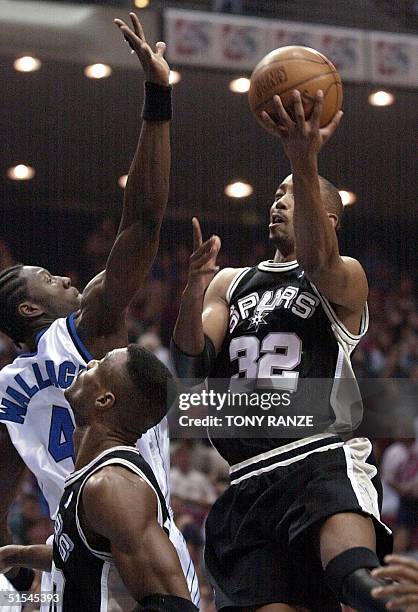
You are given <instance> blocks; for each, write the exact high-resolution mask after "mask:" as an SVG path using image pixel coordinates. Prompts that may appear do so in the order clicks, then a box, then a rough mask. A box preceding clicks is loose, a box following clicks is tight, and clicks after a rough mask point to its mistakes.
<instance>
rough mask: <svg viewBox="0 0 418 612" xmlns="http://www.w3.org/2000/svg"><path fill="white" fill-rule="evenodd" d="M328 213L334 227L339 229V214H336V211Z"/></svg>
mask: <svg viewBox="0 0 418 612" xmlns="http://www.w3.org/2000/svg"><path fill="white" fill-rule="evenodd" d="M327 214H328V219H329V220H330V221H331V223H332V225H333V227H334V229H335V230H336V229H337V225H338V217H337V215H335V214H334V213H330V212H329V213H327Z"/></svg>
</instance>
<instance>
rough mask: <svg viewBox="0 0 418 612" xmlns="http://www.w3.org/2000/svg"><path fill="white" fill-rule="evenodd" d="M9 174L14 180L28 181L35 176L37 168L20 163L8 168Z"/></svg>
mask: <svg viewBox="0 0 418 612" xmlns="http://www.w3.org/2000/svg"><path fill="white" fill-rule="evenodd" d="M7 176H8V177H9V179H12V181H28V180H29V179H31V178H33V177H34V176H35V170H34V169H33V168H31V166H25V165H24V164H18V165H17V166H13V167H12V168H9V169H8V170H7Z"/></svg>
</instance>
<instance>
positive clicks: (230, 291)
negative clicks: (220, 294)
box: [225, 267, 257, 304]
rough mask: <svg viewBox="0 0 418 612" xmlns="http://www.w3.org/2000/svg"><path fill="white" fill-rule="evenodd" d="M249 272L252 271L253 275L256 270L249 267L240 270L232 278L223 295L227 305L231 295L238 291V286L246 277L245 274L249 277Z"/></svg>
mask: <svg viewBox="0 0 418 612" xmlns="http://www.w3.org/2000/svg"><path fill="white" fill-rule="evenodd" d="M250 271H253V272H254V273H255V272H256V271H257V268H250V267H247V268H242V269H241V270H240V271H239V272H237V274H236V275H235V276H234V278H233V279H232V281H231V283H230V285H229V287H228V289H227V291H226V294H225V299H226V302H227V304H230V303H231V300H232V294H233V293H234V292H235V291H236V290H237V289H238V287H239V286H240V285H242V283H243V281H244V278H246V277H247V274H248V275H249V273H250Z"/></svg>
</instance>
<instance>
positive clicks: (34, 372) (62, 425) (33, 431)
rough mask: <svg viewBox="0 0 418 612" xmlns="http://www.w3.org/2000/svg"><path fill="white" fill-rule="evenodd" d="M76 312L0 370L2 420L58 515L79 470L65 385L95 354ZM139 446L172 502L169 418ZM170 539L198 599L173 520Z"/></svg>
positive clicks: (183, 543)
mask: <svg viewBox="0 0 418 612" xmlns="http://www.w3.org/2000/svg"><path fill="white" fill-rule="evenodd" d="M74 316H75V315H74V314H72V315H70V316H68V317H67V318H60V319H57V320H56V321H54V322H53V323H52V325H51V326H50V327H48V328H47V329H46V330H43V331H41V332H40V333H39V334H38V337H37V350H36V352H35V353H26V354H21V355H19V356H18V357H17V358H16V359H15V360H14V361H13V363H11V364H9V365H7V366H5V367H4V368H3V369H2V370H1V371H0V424H1V423H3V424H4V425H5V426H6V427H7V430H8V432H9V436H10V439H11V441H12V443H13V445H14V446H15V448H16V450H17V452H18V453H19V455H20V456H21V458H22V459H23V461H24V462H25V464H26V465H27V467H28V468H29V470H30V471H31V472H32V473H33V474H34V475H35V477H36V479H37V481H38V484H39V487H40V488H41V490H42V493H43V495H44V497H45V499H46V501H47V503H48V506H49V511H50V515H51V518H52V519H55V516H56V513H57V511H58V506H59V502H60V499H61V495H62V492H63V490H64V481H65V478H66V477H67V476H68V475H69V474H70V473H71V472H72V471H73V470H74V447H73V432H74V429H75V421H74V415H73V412H72V409H71V407H70V405H69V403H68V402H67V400H66V399H65V397H64V390H65V389H66V388H67V387H69V386H70V385H71V383H72V382H73V380H74V378H75V377H76V376H77V374H78V373H79V372H80V371H81V370H83V369H84V368H85V367H86V366H87V363H88V362H89V361H90V360H91V359H92V358H93V357H92V355H91V354H90V353H89V351H88V350H87V348H86V347H85V346H84V344H83V342H82V341H81V339H80V338H79V336H78V334H77V330H76V327H75V323H74ZM137 447H138V449H139V451H140V453H141V455H142V456H143V458H144V459H145V461H146V462H147V463H148V464H149V465H150V467H151V469H152V471H153V473H154V474H155V477H156V479H157V482H158V485H159V487H160V489H161V492H162V494H163V495H164V498H165V500H166V503H167V507H168V511H169V513H170V516H171V518H172V517H173V511H172V509H171V507H170V503H169V502H170V487H169V473H170V454H169V437H168V424H167V420H166V419H163V420H162V421H161V423H159V424H158V425H157V426H156V427H153V428H152V429H150V430H149V431H147V432H146V433H145V434H144V435H143V436H142V437H141V438H140V439H139V440H138V442H137ZM170 540H171V541H172V543H173V544H174V546H175V548H176V549H177V552H178V555H179V558H180V562H181V565H182V567H183V570H184V573H185V575H186V576H187V582H188V584H189V588H190V590H191V592H192V598H193V599H194V601H195V603H196V599H197V598H198V597H199V590H198V585H197V578H196V574H195V571H194V568H193V564H192V562H191V560H190V556H189V553H188V550H187V546H186V543H185V541H184V538H183V536H182V535H181V533H180V532H179V530H178V529H177V527H175V525H174V523H172V529H171V530H170Z"/></svg>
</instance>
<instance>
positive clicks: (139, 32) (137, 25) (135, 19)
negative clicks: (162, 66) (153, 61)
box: [129, 13, 145, 41]
mask: <svg viewBox="0 0 418 612" xmlns="http://www.w3.org/2000/svg"><path fill="white" fill-rule="evenodd" d="M129 17H130V18H131V21H132V25H133V27H134V30H135V34H136V35H137V36H138V38H140V39H141V40H143V41H145V34H144V30H143V29H142V25H141V22H140V21H139V19H138V17H137V16H136V15H135V13H129Z"/></svg>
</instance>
